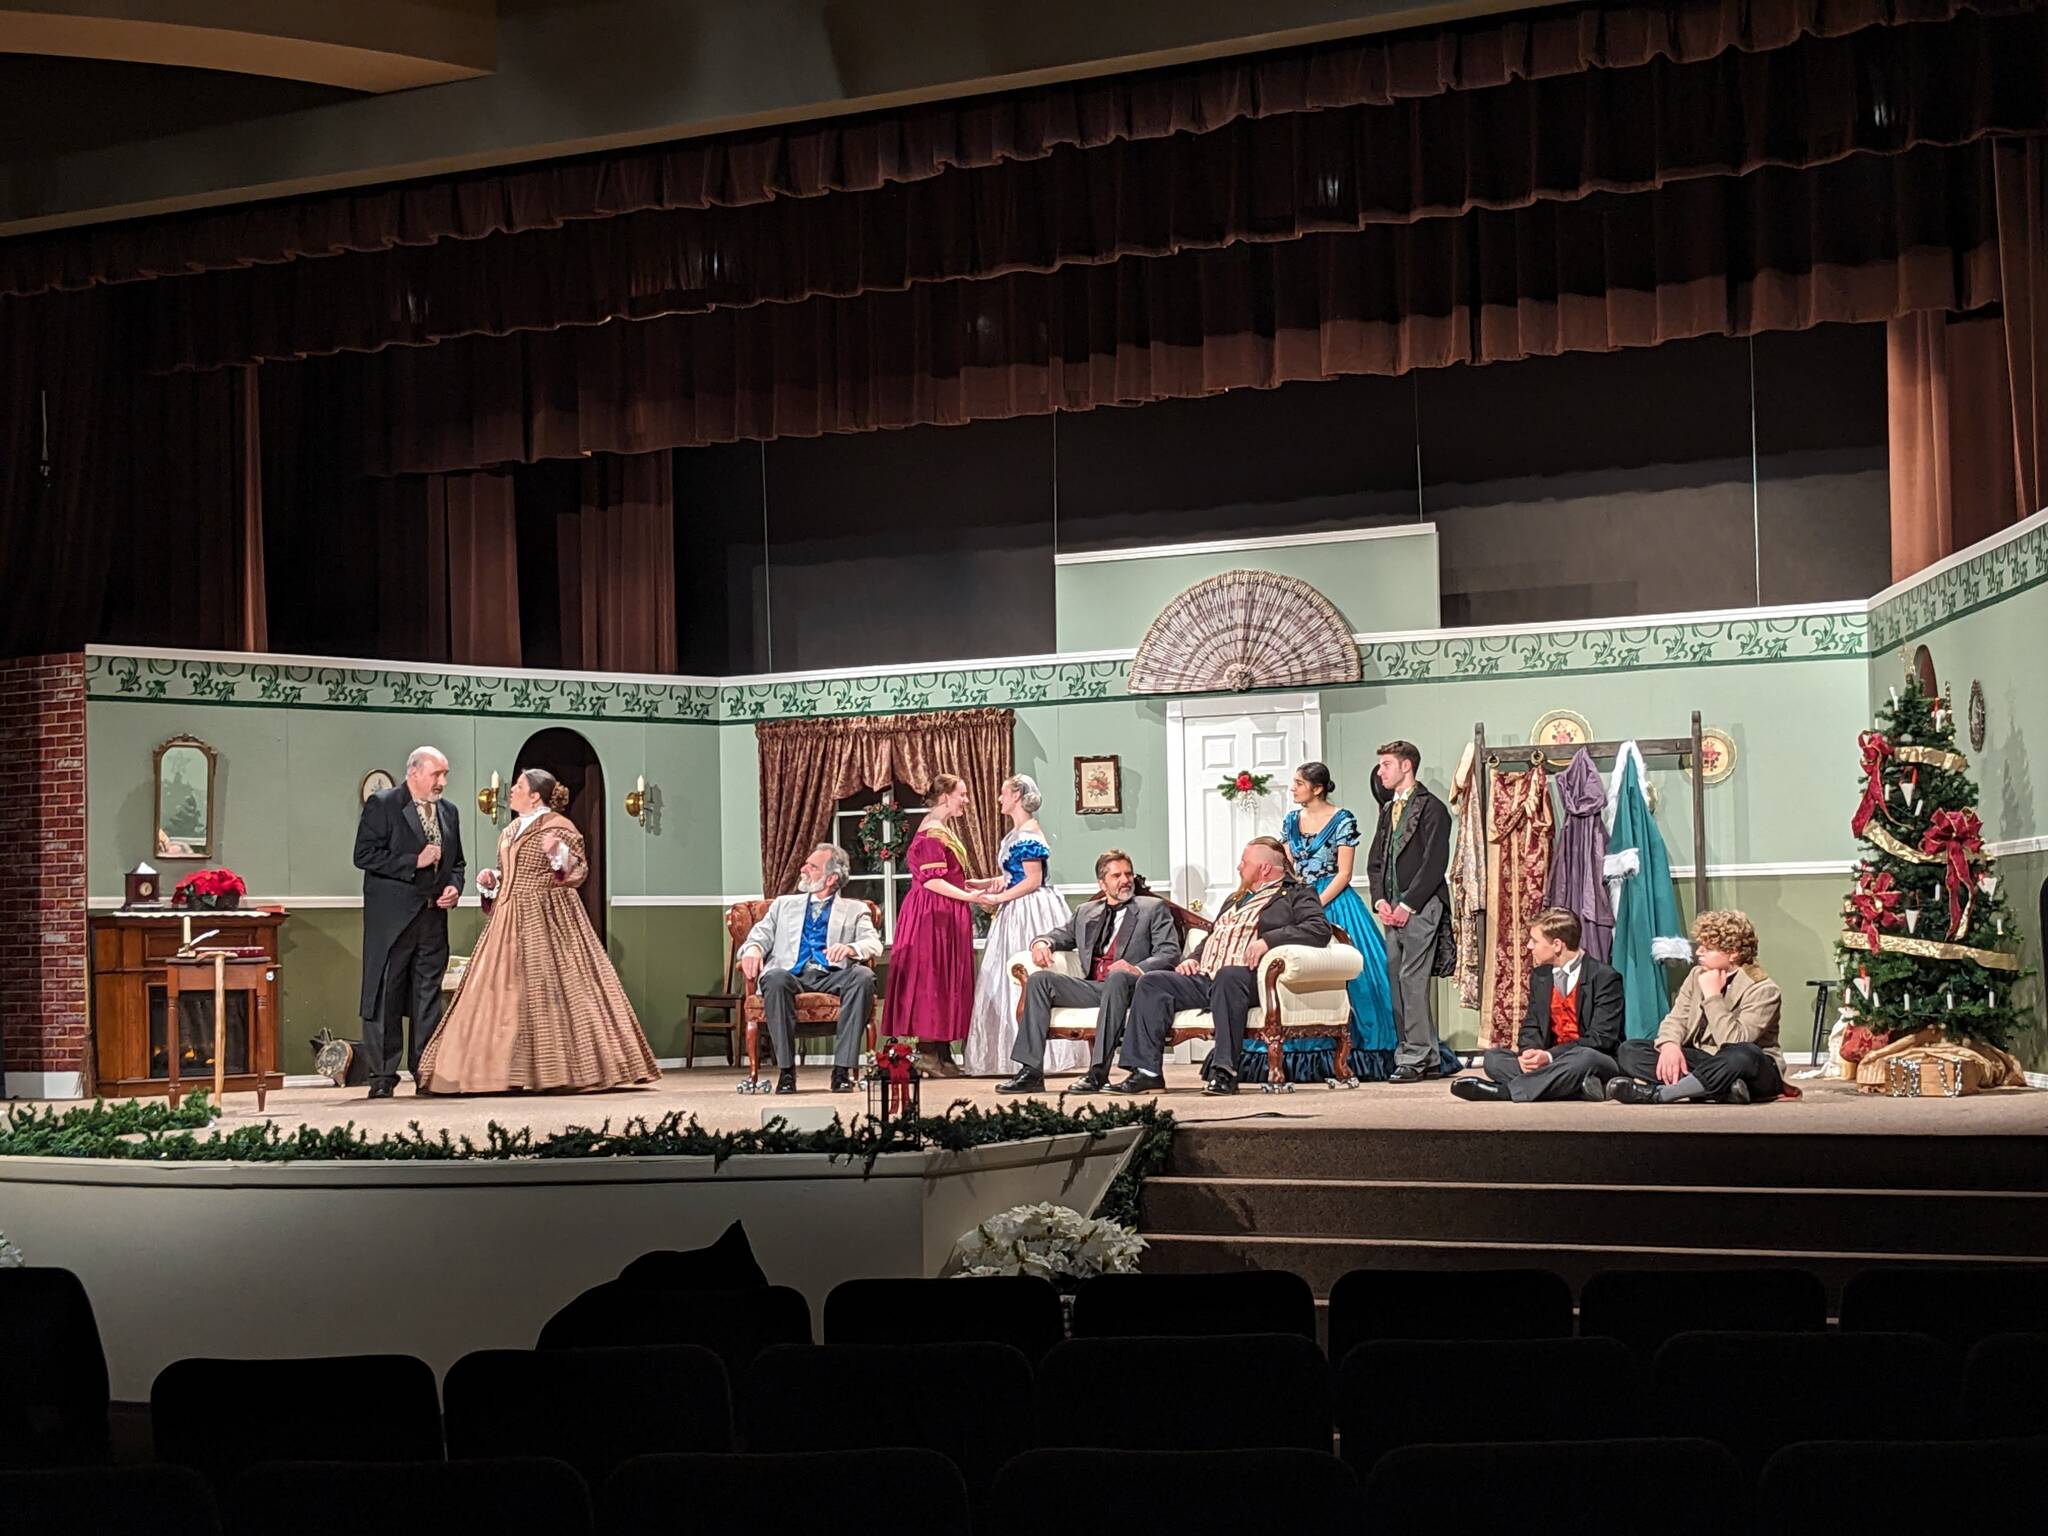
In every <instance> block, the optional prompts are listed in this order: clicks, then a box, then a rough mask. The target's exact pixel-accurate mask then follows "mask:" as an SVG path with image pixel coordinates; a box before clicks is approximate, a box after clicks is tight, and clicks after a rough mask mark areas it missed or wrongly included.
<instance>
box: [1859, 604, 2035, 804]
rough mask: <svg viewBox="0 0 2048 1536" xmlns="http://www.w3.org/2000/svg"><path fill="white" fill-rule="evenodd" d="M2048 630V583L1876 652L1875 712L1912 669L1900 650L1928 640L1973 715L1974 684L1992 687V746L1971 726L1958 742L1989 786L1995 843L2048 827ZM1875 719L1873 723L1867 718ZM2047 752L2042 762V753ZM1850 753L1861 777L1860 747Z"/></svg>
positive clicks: (1938, 670) (1959, 706) (1982, 785)
mask: <svg viewBox="0 0 2048 1536" xmlns="http://www.w3.org/2000/svg"><path fill="white" fill-rule="evenodd" d="M2044 635H2048V582H2043V583H2037V584H2036V585H2034V586H2031V587H2028V588H2025V589H2024V590H2022V591H2019V592H2015V593H2013V594H2012V595H2010V596H2008V597H2006V598H2004V599H2003V600H2002V601H2000V602H1995V603H1990V604H1988V605H1986V606H1985V607H1982V608H1979V609H1977V610H1976V611H1974V612H1972V613H1965V614H1962V615H1961V616H1959V617H1957V618H1953V619H1949V620H1948V621H1946V622H1945V623H1940V624H1937V625H1935V626H1933V627H1932V628H1930V629H1926V630H1923V631H1921V632H1919V633H1917V634H1910V635H1909V636H1908V637H1907V638H1906V639H1905V640H1904V641H1902V642H1901V645H1900V646H1892V647H1888V648H1887V649H1885V650H1883V651H1881V652H1879V653H1877V654H1876V655H1874V656H1872V657H1871V658H1870V707H1871V710H1872V712H1873V714H1874V713H1875V711H1876V708H1877V706H1878V705H1879V704H1880V703H1882V702H1885V701H1886V700H1887V699H1888V697H1889V694H1890V690H1891V689H1892V688H1893V687H1895V686H1897V685H1898V683H1899V682H1900V680H1901V679H1902V678H1903V677H1904V676H1905V665H1904V661H1903V659H1902V658H1901V656H1900V654H1899V652H1900V649H1901V648H1903V649H1904V650H1905V651H1906V652H1907V653H1908V654H1909V655H1910V653H1912V652H1913V651H1914V650H1915V649H1916V648H1918V647H1919V646H1922V645H1924V646H1926V647H1927V650H1928V654H1929V655H1930V656H1932V657H1933V658H1934V675H1935V677H1936V678H1937V679H1938V680H1939V681H1940V682H1941V684H1942V685H1943V686H1944V687H1945V688H1947V689H1948V691H1949V693H1950V695H1951V696H1952V697H1953V698H1954V700H1955V706H1956V711H1957V713H1958V714H1960V715H1961V716H1962V717H1963V720H1964V721H1965V722H1966V721H1967V720H1968V718H1969V703H1970V684H1971V683H1972V682H1978V683H1981V684H1982V685H1983V689H1984V745H1983V747H1982V748H1981V749H1976V750H1973V749H1972V748H1971V747H1970V745H1969V738H1968V735H1967V728H1966V727H1965V728H1963V729H1959V730H1958V731H1957V737H1958V744H1959V745H1960V746H1961V747H1962V750H1963V751H1964V752H1965V753H1966V754H1967V755H1968V757H1969V759H1970V772H1971V774H1972V775H1973V776H1974V777H1975V778H1976V780H1977V787H1978V789H1979V790H1980V791H1981V792H1982V796H1983V798H1982V800H1981V801H1980V803H1979V809H1978V814H1979V815H1980V816H1982V817H1983V818H1984V832H1985V836H1986V837H1988V838H1990V839H1991V840H1992V841H1994V842H2010V841H2016V840H2018V839H2020V838H2027V837H2040V836H2042V835H2044V834H2048V683H2043V681H2042V679H2041V676H2040V655H2041V641H2042V637H2043V636H2044ZM1866 723H1867V722H1866ZM2037 757H2040V758H2041V759H2042V761H2041V762H2038V763H2037V762H2036V761H2035V759H2036V758H2037ZM1844 760H1845V762H1846V763H1847V765H1848V766H1849V769H1850V772H1851V776H1852V777H1853V776H1854V765H1855V759H1854V755H1853V753H1845V755H1844Z"/></svg>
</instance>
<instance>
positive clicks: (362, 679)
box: [85, 613, 1868, 725]
mask: <svg viewBox="0 0 2048 1536" xmlns="http://www.w3.org/2000/svg"><path fill="white" fill-rule="evenodd" d="M1867 634H1868V624H1867V621H1866V620H1865V618H1864V617H1863V615H1861V614H1854V613H1828V614H1809V615H1803V616H1801V615H1795V616H1791V617H1774V618H1761V619H1742V618H1733V619H1726V620H1716V621H1710V622H1701V623H1688V624H1659V625H1646V626H1641V627H1623V628H1610V629H1601V628H1559V629H1556V630H1542V631H1536V632H1528V633H1512V634H1499V635H1473V636H1458V635H1447V636H1445V637H1443V638H1439V639H1404V640H1391V641H1368V642H1367V643H1366V644H1365V645H1364V646H1362V647H1361V650H1362V653H1363V655H1362V660H1363V662H1364V669H1365V677H1364V681H1363V683H1362V684H1349V685H1342V686H1367V687H1398V686H1402V685H1408V684H1416V683H1427V682H1455V681H1472V680H1478V679H1481V678H1509V677H1551V676H1558V675H1561V674H1570V673H1598V672H1618V671H1645V670H1656V669H1663V668H1670V667H1699V666H1715V665H1729V664H1740V663H1752V664H1753V663H1757V662H1790V661H1814V660H1831V659H1845V658H1846V659H1853V658H1857V657H1861V656H1863V655H1864V654H1865V651H1866V645H1867ZM1128 674H1129V663H1128V662H1127V661H1121V660H1091V661H1074V662H1050V663H1039V664H1031V665H1023V666H1014V667H1005V666H996V667H978V668H965V669H945V668H938V669H933V670H929V671H915V670H911V671H902V672H875V673H871V674H867V675H864V676H859V677H841V678H826V679H810V680H805V681H798V682H778V683H739V684H733V685H728V686H724V687H713V686H708V685H705V684H683V683H676V684H666V683H654V682H641V681H637V680H634V679H627V678H618V679H609V680H590V679H575V678H549V677H541V676H522V675H513V676H487V675H481V674H472V673H465V672H459V671H449V670H435V671H419V672H410V671H403V670H395V669H381V668H364V667H348V666H318V665H292V664H282V663H270V662H257V661H247V660H241V659H226V658H223V659H217V660H216V659H207V658H199V657H189V656H188V657H180V658H166V657H154V656H148V655H115V654H106V653H93V654H89V655H88V656H87V657H86V664H85V690H86V697H87V698H88V699H92V700H96V701H103V702H137V703H193V704H217V705H238V706H243V707H251V708H272V709H322V710H327V709H331V710H353V711H377V712H385V713H404V714H423V715H493V716H503V717H510V718H545V719H551V720H621V721H628V722H631V721H645V722H650V723H665V724H701V725H721V724H746V723H751V722H753V721H756V720H782V719H790V718H793V717H799V716H820V715H867V714H900V713H907V712H912V711H917V710H927V709H968V708H974V707H977V706H981V705H997V706H1003V705H1008V706H1019V707H1030V706H1032V705H1038V704H1064V703H1075V702H1085V701H1092V700H1106V699H1129V698H1144V699H1147V700H1157V701H1159V702H1162V703H1163V702H1164V699H1165V696H1164V695H1160V694H1133V693H1131V692H1130V690H1129V688H1128V686H1127V679H1128Z"/></svg>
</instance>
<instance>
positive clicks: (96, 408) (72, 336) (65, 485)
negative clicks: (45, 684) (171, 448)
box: [0, 295, 128, 656]
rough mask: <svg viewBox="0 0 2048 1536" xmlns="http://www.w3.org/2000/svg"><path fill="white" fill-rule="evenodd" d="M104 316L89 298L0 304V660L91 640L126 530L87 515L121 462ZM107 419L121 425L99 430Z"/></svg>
mask: <svg viewBox="0 0 2048 1536" xmlns="http://www.w3.org/2000/svg"><path fill="white" fill-rule="evenodd" d="M119 364H120V354H119V347H118V335H117V334H116V331H115V328H114V326H113V324H112V316H111V314H110V312H109V310H108V308H107V306H105V305H104V304H101V303H98V302H96V301H95V298H94V296H92V295H83V296H71V295H58V296H54V297H52V298H47V299H38V300H35V301H32V302H29V301H22V300H17V299H0V572H4V573H5V581H6V584H7V588H8V596H7V600H6V601H4V602H0V656H30V655H41V654H46V653H55V652H60V651H61V652H70V651H77V650H82V649H83V648H84V647H85V646H86V644H87V643H89V642H91V641H94V640H97V639H99V638H100V635H99V626H100V619H101V614H102V612H103V610H104V608H105V604H106V592H107V583H108V572H109V571H110V569H111V568H112V566H113V563H114V558H115V552H116V549H117V547H118V546H119V542H120V535H121V533H122V531H123V526H122V524H121V523H120V522H117V521H116V520H115V519H113V518H111V517H105V516H99V515H95V512H96V509H97V508H99V507H101V506H103V505H104V503H105V501H106V498H107V497H108V495H109V493H110V492H111V491H112V490H113V489H114V487H115V486H116V485H119V486H121V487H122V488H123V489H124V490H125V486H126V481H127V474H128V469H127V466H126V464H125V463H123V462H122V461H121V457H120V456H119V455H118V454H116V453H110V452H109V451H108V448H109V439H110V438H113V439H115V440H116V441H119V440H120V439H123V438H125V435H126V434H125V424H126V411H125V408H123V409H119V410H112V411H110V410H109V404H110V402H112V401H115V400H117V399H118V398H119V397H118V395H117V389H118V387H119V379H120V375H119V371H118V370H119ZM103 413H104V414H106V415H107V416H108V417H109V418H110V419H111V420H112V421H113V422H114V423H115V424H116V425H117V426H119V427H121V428H122V429H123V430H122V431H120V432H118V433H114V432H110V431H108V430H107V428H106V426H105V425H104V424H103V422H102V420H101V417H102V415H103Z"/></svg>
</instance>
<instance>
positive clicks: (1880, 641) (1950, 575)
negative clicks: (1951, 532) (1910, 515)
mask: <svg viewBox="0 0 2048 1536" xmlns="http://www.w3.org/2000/svg"><path fill="white" fill-rule="evenodd" d="M2017 527H2018V528H2019V530H2020V531H2019V532H2017V533H2016V534H2014V533H2009V534H2008V535H2007V536H2005V537H2004V539H2003V541H2002V542H1999V543H1994V544H1993V545H1992V546H1991V547H1990V548H1989V549H1986V550H1985V551H1984V552H1983V553H1981V554H1976V555H1968V556H1966V557H1965V558H1964V559H1962V560H1959V561H1958V562H1957V563H1956V564H1954V565H1952V566H1949V567H1947V569H1939V568H1937V569H1936V570H1935V571H1934V573H1933V574H1932V575H1929V576H1927V577H1926V578H1924V579H1922V580H1920V581H1919V582H1917V584H1915V585H1913V586H1911V587H1909V588H1908V589H1907V590H1906V591H1904V592H1901V593H1899V594H1898V595H1897V596H1896V597H1890V598H1882V599H1881V600H1879V601H1876V602H1873V603H1872V605H1871V613H1870V648H1871V652H1872V654H1873V655H1874V654H1876V653H1878V652H1881V651H1888V650H1891V649H1892V648H1893V647H1894V646H1898V645H1903V644H1905V643H1906V642H1907V641H1909V640H1917V639H1918V638H1919V637H1920V636H1922V635H1924V634H1926V633H1927V632H1928V631H1929V630H1932V629H1938V628H1940V626H1942V625H1943V624H1946V623H1948V622H1949V620H1951V619H1955V618H1959V617H1961V616H1962V615H1963V614H1966V613H1970V612H1972V611H1974V610H1976V609H1978V608H1982V607H1984V606H1985V605H1986V604H1989V603H1995V602H1997V601H1999V599H2001V598H2006V597H2011V596H2012V595H2013V594H2014V593H2017V592H2023V591H2025V590H2026V589H2027V588H2028V587H2032V586H2036V585H2038V584H2040V583H2041V582H2044V581H2048V514H2043V513H2036V514H2035V515H2034V516H2033V517H2030V518H2028V519H2026V520H2025V522H2023V523H2020V524H2018V525H2017Z"/></svg>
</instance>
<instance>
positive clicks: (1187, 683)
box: [1130, 571, 1360, 693]
mask: <svg viewBox="0 0 2048 1536" xmlns="http://www.w3.org/2000/svg"><path fill="white" fill-rule="evenodd" d="M1359 676H1360V667H1359V662H1358V647H1357V645H1356V644H1354V643H1353V642H1352V639H1351V626H1350V625H1348V624H1346V623H1345V622H1344V616H1343V615H1342V614H1340V613H1339V612H1338V611H1337V610H1336V608H1335V606H1333V605H1332V604H1331V602H1330V600H1329V599H1328V598H1327V597H1324V596H1323V594H1322V593H1320V592H1318V591H1317V590H1316V589H1315V588H1314V587H1312V586H1310V585H1309V584H1308V583H1307V582H1305V581H1297V580H1296V579H1295V578H1294V577H1292V576H1281V575H1277V574H1275V573H1274V572H1272V571H1225V572H1224V573H1223V574H1222V575H1220V576H1211V577H1210V578H1209V579H1208V580H1207V581H1198V582H1196V583H1195V584H1194V585H1193V586H1192V587H1189V588H1188V589H1187V591H1185V592H1183V593H1181V595H1180V596H1179V597H1176V598H1175V599H1174V600H1173V601H1172V602H1170V603H1168V604H1167V605H1166V606H1165V607H1164V608H1162V609H1160V610H1159V617H1158V618H1156V619H1154V620H1153V621H1152V627H1151V628H1150V629H1148V630H1147V631H1145V638H1144V640H1143V641H1142V642H1140V643H1139V646H1138V655H1137V659H1136V660H1135V661H1133V662H1132V663H1131V684H1130V686H1131V692H1133V693H1195V692H1203V691H1211V690H1213V691H1220V692H1224V693H1243V692H1244V691H1245V690H1247V689H1250V688H1287V687H1295V686H1300V685H1304V684H1315V683H1355V682H1357V681H1358V679H1359Z"/></svg>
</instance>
